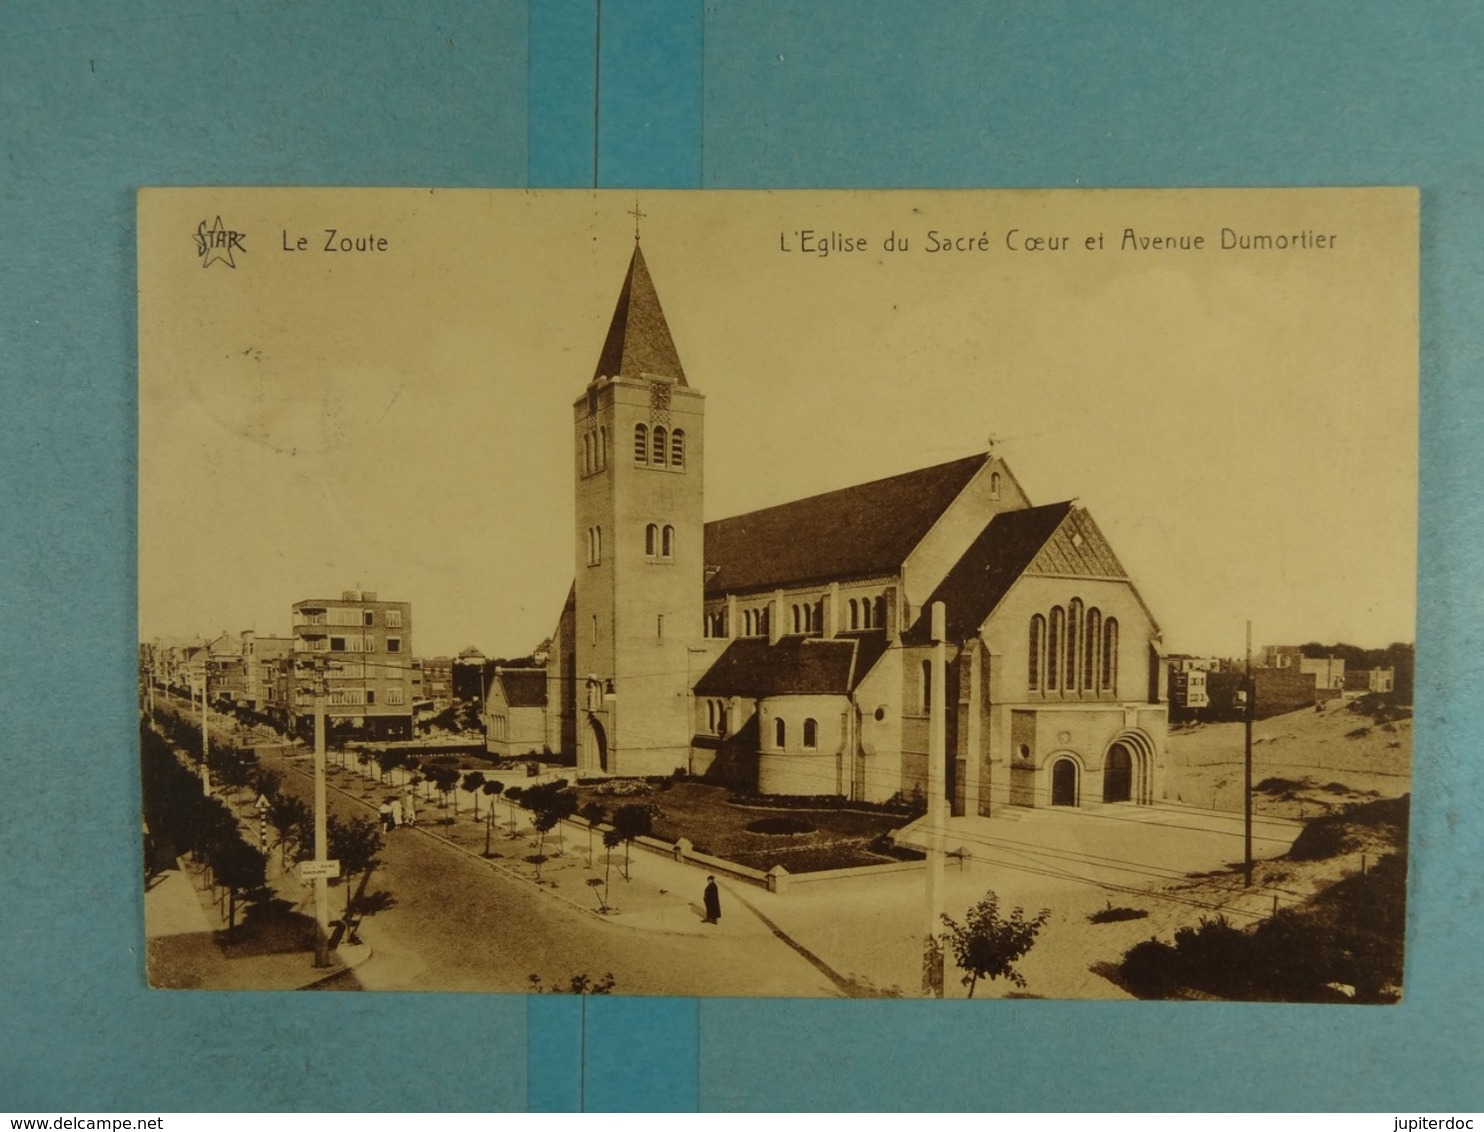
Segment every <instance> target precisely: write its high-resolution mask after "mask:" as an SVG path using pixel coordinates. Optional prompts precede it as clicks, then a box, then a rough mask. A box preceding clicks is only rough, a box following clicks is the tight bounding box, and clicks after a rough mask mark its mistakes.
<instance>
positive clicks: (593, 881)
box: [586, 877, 608, 912]
mask: <svg viewBox="0 0 1484 1132" xmlns="http://www.w3.org/2000/svg"><path fill="white" fill-rule="evenodd" d="M586 884H587V886H588V888H590V889H592V890H593V895H594V896H597V897H598V911H599V912H606V911H608V901H607V899H606V897H607V895H608V894H607V892H606V891H605V892H604V893H603V894H602V895H601V896H599V895H598V889H599V888H600V887H602V888H606V886H605V885H604V883H603V878H602V877H588V878H587V881H586Z"/></svg>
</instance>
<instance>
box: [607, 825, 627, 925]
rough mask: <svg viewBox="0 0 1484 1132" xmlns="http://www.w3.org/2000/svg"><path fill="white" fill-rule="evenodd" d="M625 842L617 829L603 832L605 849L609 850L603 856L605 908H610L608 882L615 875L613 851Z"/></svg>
mask: <svg viewBox="0 0 1484 1132" xmlns="http://www.w3.org/2000/svg"><path fill="white" fill-rule="evenodd" d="M622 840H623V834H621V833H619V832H618V830H616V829H605V830H604V831H603V848H604V849H606V850H608V852H606V853H605V854H603V907H604V908H607V907H608V882H609V881H610V880H611V879H612V873H613V851H614V850H615V849H617V848H618V844H619V842H621V841H622Z"/></svg>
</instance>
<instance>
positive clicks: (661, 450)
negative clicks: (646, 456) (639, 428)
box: [649, 425, 669, 467]
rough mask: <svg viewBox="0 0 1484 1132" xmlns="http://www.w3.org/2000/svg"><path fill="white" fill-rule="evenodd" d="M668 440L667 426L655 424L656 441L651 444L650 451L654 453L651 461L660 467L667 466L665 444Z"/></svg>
mask: <svg viewBox="0 0 1484 1132" xmlns="http://www.w3.org/2000/svg"><path fill="white" fill-rule="evenodd" d="M668 440H669V437H668V436H667V435H666V433H665V426H664V425H655V426H654V443H653V444H651V445H650V446H649V448H650V451H651V452H652V453H653V454H654V455H653V456H652V457H651V463H654V464H657V465H659V466H660V467H664V466H665V444H666V442H667V441H668Z"/></svg>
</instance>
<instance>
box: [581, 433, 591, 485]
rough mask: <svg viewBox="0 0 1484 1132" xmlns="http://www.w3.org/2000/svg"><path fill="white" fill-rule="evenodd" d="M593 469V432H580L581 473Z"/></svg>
mask: <svg viewBox="0 0 1484 1132" xmlns="http://www.w3.org/2000/svg"><path fill="white" fill-rule="evenodd" d="M592 470H593V434H592V433H590V432H585V433H583V434H582V474H583V475H587V474H588V473H589V472H591V471H592Z"/></svg>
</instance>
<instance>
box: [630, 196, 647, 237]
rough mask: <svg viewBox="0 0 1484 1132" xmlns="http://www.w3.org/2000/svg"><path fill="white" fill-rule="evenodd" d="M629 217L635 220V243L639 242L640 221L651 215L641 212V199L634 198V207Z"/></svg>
mask: <svg viewBox="0 0 1484 1132" xmlns="http://www.w3.org/2000/svg"><path fill="white" fill-rule="evenodd" d="M629 215H630V216H632V217H633V218H634V243H636V244H637V243H638V242H639V221H641V220H643V219H644V218H645V217H646V216H648V215H649V213H647V212H640V211H639V198H638V197H635V198H634V207H633V208H631V209H629Z"/></svg>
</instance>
